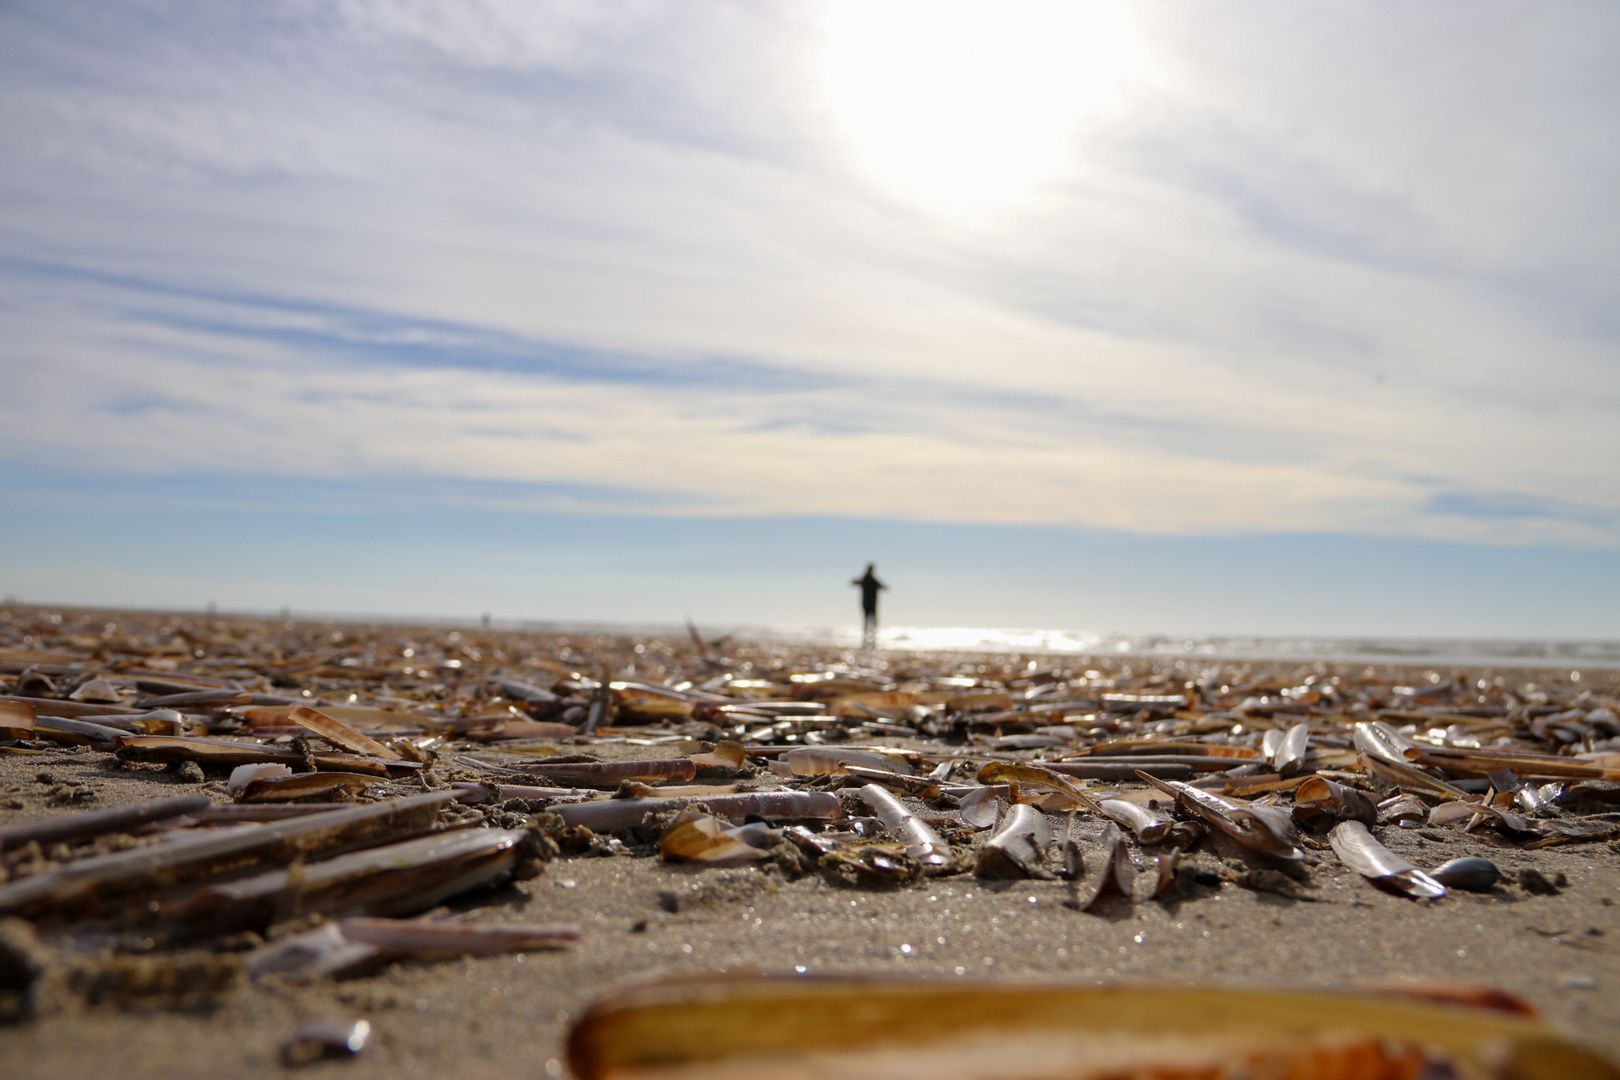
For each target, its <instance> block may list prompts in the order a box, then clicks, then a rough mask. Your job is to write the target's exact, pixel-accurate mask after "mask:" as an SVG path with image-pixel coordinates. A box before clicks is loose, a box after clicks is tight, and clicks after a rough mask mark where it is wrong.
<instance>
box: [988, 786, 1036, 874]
mask: <svg viewBox="0 0 1620 1080" xmlns="http://www.w3.org/2000/svg"><path fill="white" fill-rule="evenodd" d="M1051 842H1052V826H1051V825H1050V824H1049V823H1048V822H1047V820H1046V815H1045V814H1043V813H1041V812H1040V811H1039V810H1037V809H1035V807H1033V806H1030V805H1029V804H1028V803H1018V804H1017V805H1015V806H1013V808H1012V809H1011V810H1009V811H1008V812H1007V816H1006V817H1004V818H1002V821H1001V825H1000V827H998V828H997V829H996V831H995V832H994V833H993V834H992V835H991V836H990V837H989V838H988V839H986V840H985V842H984V844H983V846H981V847H980V848H979V851H978V854H977V856H976V863H977V865H976V867H975V869H976V871H977V873H978V874H979V875H980V876H982V877H998V878H1027V877H1031V876H1033V874H1034V873H1035V870H1036V868H1037V867H1038V866H1039V865H1040V862H1041V857H1042V855H1044V854H1045V852H1046V848H1047V845H1048V844H1050V843H1051Z"/></svg>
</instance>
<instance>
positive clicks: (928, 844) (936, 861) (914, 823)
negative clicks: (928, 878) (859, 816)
mask: <svg viewBox="0 0 1620 1080" xmlns="http://www.w3.org/2000/svg"><path fill="white" fill-rule="evenodd" d="M861 801H862V802H864V803H866V805H867V806H870V807H871V808H872V814H873V816H875V817H876V818H877V819H878V820H879V821H881V822H883V827H884V828H886V829H893V830H894V831H895V832H896V833H898V834H899V836H900V842H901V843H903V844H905V845H906V854H907V855H910V856H911V857H912V858H913V859H916V860H917V861H918V862H919V863H921V864H922V865H923V866H925V867H939V866H949V865H951V864H952V863H954V862H955V861H956V856H955V855H953V854H952V853H951V846H950V845H949V844H947V843H946V842H945V841H944V840H943V839H941V838H940V835H939V834H938V833H936V832H935V831H934V830H933V829H931V828H929V827H928V826H927V825H926V824H924V823H923V821H922V819H920V818H919V817H917V815H916V814H913V813H912V812H911V811H910V810H907V809H906V807H905V805H904V804H903V803H901V801H900V800H899V799H897V798H895V797H894V796H893V795H892V794H890V792H889V789H888V788H886V787H884V786H883V785H882V784H867V785H866V786H865V787H863V788H861Z"/></svg>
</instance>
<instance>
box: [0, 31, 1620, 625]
mask: <svg viewBox="0 0 1620 1080" xmlns="http://www.w3.org/2000/svg"><path fill="white" fill-rule="evenodd" d="M1617 106H1620V13H1617V12H1616V11H1615V10H1614V9H1613V8H1612V6H1610V5H1604V4H1599V3H1551V4H1545V3H1543V4H1533V5H1532V4H1506V3H1469V4H1466V5H1465V4H1460V3H1459V4H1429V5H1421V6H1418V5H1401V4H1377V3H1353V4H1352V3H1324V4H1313V5H1297V4H1288V3H1281V2H1275V3H1246V2H1232V3H1223V4H1220V5H1192V4H1182V5H1116V4H1111V3H1097V4H1091V5H1087V4H1080V3H1073V4H1062V3H1026V4H1010V5H996V6H994V7H993V8H992V7H989V6H984V5H975V4H966V3H961V4H956V3H950V2H938V3H926V4H924V3H913V4H905V3H885V2H872V0H867V2H861V3H820V4H815V3H774V4H773V3H722V2H712V3H679V4H677V3H651V2H627V3H621V4H602V3H594V2H593V3H585V2H563V3H539V2H517V0H465V2H460V3H448V2H445V3H439V2H430V0H287V2H282V3H270V4H245V3H217V2H216V3H201V2H195V3H187V2H159V0H145V2H131V3H124V4H118V5H111V4H75V3H53V4H45V3H29V2H19V3H12V4H8V5H6V6H5V7H4V8H3V9H0V147H3V149H4V159H5V166H4V168H0V372H3V374H4V376H5V385H6V391H5V393H4V394H3V395H0V420H3V422H4V424H5V429H6V431H7V435H8V438H7V439H6V440H4V445H3V447H0V463H3V465H4V474H5V476H4V479H3V480H0V499H3V505H4V506H5V507H6V510H5V512H4V513H3V514H0V589H3V590H4V591H6V592H9V593H12V594H14V595H18V596H21V597H25V598H27V599H30V600H39V601H57V602H107V603H121V604H142V605H149V606H170V605H200V604H202V603H204V602H206V601H208V600H215V601H217V602H219V603H221V604H222V605H226V606H232V607H242V608H258V609H269V608H278V607H280V606H282V605H284V604H290V605H293V606H295V607H297V608H299V609H302V610H311V611H315V610H320V611H367V612H399V613H410V614H439V615H468V614H476V613H477V612H480V611H484V610H493V611H495V612H497V613H499V614H501V615H502V616H504V617H509V618H536V619H589V618H602V619H624V620H652V621H670V620H675V619H678V618H680V617H681V616H682V615H684V614H688V613H690V614H692V615H694V616H696V617H698V618H700V619H711V620H715V621H725V622H745V623H755V624H774V625H784V626H796V625H831V624H834V623H837V622H840V621H844V620H846V619H847V614H848V613H847V610H846V609H852V608H853V597H854V594H853V590H848V589H847V588H846V587H845V586H844V585H843V582H844V581H845V580H847V578H848V577H851V576H854V575H855V574H856V573H858V572H859V570H860V567H861V565H862V564H863V563H864V562H865V561H866V560H867V559H869V558H876V559H878V560H879V569H880V572H882V573H883V574H884V575H885V576H886V577H887V578H888V579H889V580H890V582H891V585H892V586H893V589H892V593H891V595H890V597H889V598H888V601H889V603H890V613H891V617H892V618H893V619H894V620H895V621H897V622H905V623H910V624H916V625H1019V626H1046V627H1056V628H1072V629H1092V630H1102V631H1114V630H1117V631H1128V632H1165V633H1172V634H1200V633H1278V634H1285V633H1320V634H1336V633H1407V634H1446V635H1469V636H1521V635H1524V636H1551V637H1617V636H1620V629H1617V624H1620V618H1617V617H1616V616H1615V614H1614V612H1615V611H1617V610H1620V471H1617V470H1616V468H1615V462H1616V461H1620V425H1617V424H1616V422H1615V417H1616V416H1617V415H1620V412H1617V408H1616V406H1617V405H1620V370H1617V363H1616V355H1617V354H1616V346H1617V344H1620V317H1617V316H1616V314H1615V313H1616V312H1620V274H1617V270H1620V217H1617V216H1616V215H1615V214H1614V213H1613V211H1612V202H1613V194H1612V193H1613V192H1614V191H1615V190H1620V140H1616V139H1615V138H1614V135H1613V132H1614V131H1615V130H1616V129H1617V120H1620V115H1617V113H1620V108H1617Z"/></svg>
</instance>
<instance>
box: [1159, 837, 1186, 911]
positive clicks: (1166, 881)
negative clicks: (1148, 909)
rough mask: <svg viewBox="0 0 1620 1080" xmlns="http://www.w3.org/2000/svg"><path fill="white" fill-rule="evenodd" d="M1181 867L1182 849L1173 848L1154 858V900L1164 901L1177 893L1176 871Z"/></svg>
mask: <svg viewBox="0 0 1620 1080" xmlns="http://www.w3.org/2000/svg"><path fill="white" fill-rule="evenodd" d="M1180 866H1181V849H1180V848H1178V847H1172V848H1167V849H1165V850H1164V851H1163V852H1162V853H1160V854H1158V855H1155V856H1153V871H1154V874H1155V879H1154V882H1153V899H1155V900H1162V899H1164V898H1165V897H1167V896H1169V895H1170V894H1171V893H1173V892H1175V889H1176V870H1177V869H1178V868H1179V867H1180Z"/></svg>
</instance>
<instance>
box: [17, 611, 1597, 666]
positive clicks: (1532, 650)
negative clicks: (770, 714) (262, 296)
mask: <svg viewBox="0 0 1620 1080" xmlns="http://www.w3.org/2000/svg"><path fill="white" fill-rule="evenodd" d="M5 613H9V614H11V616H12V618H13V619H17V620H21V619H34V618H37V617H39V616H40V614H41V613H45V614H46V615H47V616H48V615H49V614H53V613H54V614H59V615H61V616H62V617H63V618H64V619H68V618H72V619H75V620H77V619H80V618H83V617H90V618H92V619H94V618H108V619H116V618H117V617H118V616H120V615H132V616H139V617H142V618H151V617H154V616H170V617H173V618H176V619H226V620H249V621H271V620H276V619H283V620H291V621H293V622H304V623H316V624H330V625H334V626H376V627H382V626H387V627H422V628H424V629H425V628H437V629H454V630H475V631H477V630H488V631H492V632H498V633H533V634H547V635H558V634H560V635H604V636H608V637H645V638H681V639H684V638H686V637H687V636H688V633H689V631H688V629H687V626H686V625H685V624H683V623H639V622H622V623H621V622H607V621H602V622H598V621H588V620H532V619H522V620H519V619H498V618H491V619H489V621H488V622H485V621H484V620H483V619H482V618H479V617H473V618H448V617H446V618H434V617H430V616H411V615H377V614H351V613H334V612H308V611H298V610H292V609H283V610H281V611H223V610H209V609H202V610H196V609H191V610H187V609H167V608H133V607H86V606H82V605H69V604H49V603H37V602H32V601H26V602H22V601H15V600H11V601H8V602H7V603H5V604H0V618H4V615H5ZM698 626H699V631H700V633H702V635H703V636H704V637H705V638H706V639H708V640H710V641H717V640H732V641H738V642H749V643H754V644H771V645H783V646H803V647H814V648H831V649H852V650H853V649H857V648H858V647H859V644H860V640H859V633H860V632H859V629H858V627H856V626H855V625H854V624H853V623H852V624H851V625H850V626H848V627H843V628H830V627H770V626H751V625H727V624H720V623H714V624H710V623H700V624H698ZM878 647H879V649H880V650H882V651H885V652H906V653H919V654H921V653H985V654H995V655H1007V654H1023V655H1030V656H1062V657H1069V658H1072V659H1075V660H1080V659H1085V658H1088V657H1093V658H1097V659H1099V660H1106V661H1108V662H1111V663H1112V662H1117V661H1119V660H1122V659H1136V658H1139V659H1141V660H1144V661H1176V660H1188V661H1198V660H1202V661H1208V662H1210V663H1230V662H1250V663H1266V664H1273V663H1275V664H1285V663H1296V664H1297V663H1322V664H1332V665H1355V664H1371V665H1376V666H1390V667H1402V668H1419V667H1445V668H1459V667H1463V668H1478V669H1497V668H1501V669H1506V670H1512V671H1514V672H1516V673H1520V674H1523V673H1525V672H1527V671H1530V670H1547V671H1552V672H1558V673H1561V674H1563V675H1565V676H1568V675H1569V674H1570V673H1571V672H1580V671H1586V670H1590V671H1593V672H1603V673H1613V675H1614V677H1615V678H1617V679H1620V641H1588V640H1543V639H1535V638H1525V639H1507V638H1478V639H1465V638H1403V637H1394V636H1391V637H1357V636H1347V637H1328V636H1321V637H1315V636H1309V635H1291V636H1264V635H1230V634H1227V635H1212V636H1196V635H1171V634H1110V633H1093V632H1088V631H1072V630H1027V629H995V628H988V627H891V628H888V629H885V630H882V631H881V632H880V634H879V639H878Z"/></svg>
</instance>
